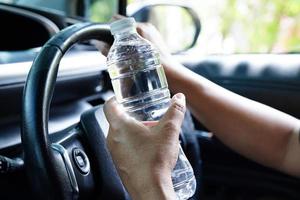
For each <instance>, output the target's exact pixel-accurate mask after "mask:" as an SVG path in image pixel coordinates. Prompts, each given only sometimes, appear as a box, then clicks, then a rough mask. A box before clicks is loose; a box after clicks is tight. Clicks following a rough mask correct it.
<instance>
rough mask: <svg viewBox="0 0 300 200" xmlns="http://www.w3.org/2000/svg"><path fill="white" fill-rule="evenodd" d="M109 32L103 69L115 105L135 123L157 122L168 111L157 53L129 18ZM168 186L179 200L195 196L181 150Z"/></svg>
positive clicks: (190, 173)
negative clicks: (107, 49)
mask: <svg viewBox="0 0 300 200" xmlns="http://www.w3.org/2000/svg"><path fill="white" fill-rule="evenodd" d="M110 28H111V33H112V35H114V39H115V40H114V43H113V45H112V47H111V49H110V51H109V53H108V56H107V65H108V72H109V75H110V78H111V82H112V86H113V89H114V92H115V96H116V100H117V102H118V103H120V104H121V105H122V106H123V107H124V109H125V111H126V112H127V113H128V114H129V115H130V116H132V117H134V118H135V119H137V120H140V121H156V120H159V119H160V118H161V117H162V116H163V114H164V113H165V112H166V111H167V109H168V107H169V102H170V92H169V90H168V84H167V79H166V77H165V73H164V70H163V67H162V66H161V64H160V60H159V53H158V51H157V50H156V49H155V48H154V47H153V45H151V43H150V42H149V41H147V40H145V39H143V38H142V37H140V36H139V35H138V34H137V32H136V27H135V20H134V19H133V18H124V19H121V20H118V21H115V22H113V23H112V24H111V25H110ZM172 182H173V187H174V190H175V192H176V195H177V199H179V200H185V199H188V198H189V197H191V196H192V195H193V194H194V193H195V190H196V180H195V176H194V172H193V169H192V167H191V165H190V163H189V161H188V159H187V158H186V156H185V154H184V152H183V151H182V148H181V147H180V150H179V156H178V160H177V163H176V166H175V167H174V169H173V171H172Z"/></svg>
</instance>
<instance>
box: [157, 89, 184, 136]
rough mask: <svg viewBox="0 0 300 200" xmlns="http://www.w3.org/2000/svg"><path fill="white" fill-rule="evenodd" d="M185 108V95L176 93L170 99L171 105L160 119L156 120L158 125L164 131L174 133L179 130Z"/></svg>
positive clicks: (177, 132)
mask: <svg viewBox="0 0 300 200" xmlns="http://www.w3.org/2000/svg"><path fill="white" fill-rule="evenodd" d="M185 110H186V105H185V96H184V94H182V93H178V94H176V95H174V96H173V98H172V99H171V105H170V107H169V109H168V110H167V112H166V113H165V115H164V116H163V117H162V119H161V120H160V121H159V122H158V127H159V128H161V129H163V132H164V133H167V134H170V133H171V134H176V135H178V134H179V132H180V128H181V124H182V122H183V119H184V114H185Z"/></svg>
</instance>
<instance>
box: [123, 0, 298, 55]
mask: <svg viewBox="0 0 300 200" xmlns="http://www.w3.org/2000/svg"><path fill="white" fill-rule="evenodd" d="M174 1H175V0H174ZM144 2H146V1H145V0H129V4H132V3H135V4H136V3H139V4H143V3H144ZM168 2H172V1H168ZM177 2H178V1H177ZM182 2H183V3H186V4H189V5H190V6H191V7H192V8H194V9H195V10H196V12H197V13H198V15H199V17H200V20H201V25H202V27H201V33H200V36H199V39H198V41H197V44H196V47H195V48H196V49H197V52H198V53H202V54H232V53H291V52H300V1H299V0H284V1H282V0H209V1H207V0H194V1H184V0H182ZM170 12H172V11H170ZM170 21H172V20H170ZM173 23H174V26H175V25H176V22H175V21H174V20H173ZM175 42H176V38H175V39H174V43H175Z"/></svg>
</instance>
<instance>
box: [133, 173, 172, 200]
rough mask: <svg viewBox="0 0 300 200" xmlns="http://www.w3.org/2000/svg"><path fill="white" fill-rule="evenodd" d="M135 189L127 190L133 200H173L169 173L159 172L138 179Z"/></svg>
mask: <svg viewBox="0 0 300 200" xmlns="http://www.w3.org/2000/svg"><path fill="white" fill-rule="evenodd" d="M140 180H141V181H139V182H136V185H137V187H132V188H127V189H128V191H129V193H130V195H131V197H132V199H133V200H153V199H156V200H174V199H176V195H175V191H174V189H173V184H172V179H171V173H170V172H169V173H168V172H159V173H156V172H155V173H152V174H151V175H148V176H147V175H145V176H143V177H140Z"/></svg>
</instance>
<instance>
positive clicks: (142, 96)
mask: <svg viewBox="0 0 300 200" xmlns="http://www.w3.org/2000/svg"><path fill="white" fill-rule="evenodd" d="M110 73H113V72H111V71H110ZM112 85H113V89H114V92H115V96H116V99H117V101H118V102H119V103H120V104H121V105H122V106H123V107H124V108H125V110H126V111H127V112H128V113H129V115H131V116H133V117H134V118H135V119H137V120H142V121H153V120H158V119H159V118H160V117H161V116H162V115H163V114H164V113H165V112H166V110H167V109H168V107H169V100H170V92H169V90H168V84H167V81H166V77H165V74H164V71H163V67H162V66H161V65H156V66H152V67H148V68H142V69H140V70H133V71H130V72H128V73H125V74H121V75H120V76H118V77H116V78H114V79H112Z"/></svg>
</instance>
